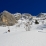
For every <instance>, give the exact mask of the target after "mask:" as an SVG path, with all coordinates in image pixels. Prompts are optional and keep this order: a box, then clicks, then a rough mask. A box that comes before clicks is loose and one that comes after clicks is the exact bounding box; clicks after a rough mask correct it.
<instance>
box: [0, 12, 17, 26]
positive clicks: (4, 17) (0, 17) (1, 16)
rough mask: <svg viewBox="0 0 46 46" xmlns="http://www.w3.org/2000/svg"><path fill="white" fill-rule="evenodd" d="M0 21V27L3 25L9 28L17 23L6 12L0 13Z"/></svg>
mask: <svg viewBox="0 0 46 46" xmlns="http://www.w3.org/2000/svg"><path fill="white" fill-rule="evenodd" d="M0 21H1V22H0V23H2V25H3V24H4V25H9V26H11V25H14V24H15V23H17V21H16V19H15V16H14V15H13V14H11V13H10V12H8V11H3V12H1V13H0Z"/></svg>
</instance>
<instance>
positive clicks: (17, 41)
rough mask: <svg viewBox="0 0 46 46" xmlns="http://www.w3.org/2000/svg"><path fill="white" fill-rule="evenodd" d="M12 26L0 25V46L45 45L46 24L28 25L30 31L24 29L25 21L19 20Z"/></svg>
mask: <svg viewBox="0 0 46 46" xmlns="http://www.w3.org/2000/svg"><path fill="white" fill-rule="evenodd" d="M18 22H19V23H17V24H16V25H14V26H9V28H10V32H7V31H8V26H6V27H3V26H0V46H46V24H42V23H40V24H38V25H37V24H34V22H33V24H32V25H30V31H26V29H25V23H27V21H26V20H25V19H24V20H22V21H21V20H19V21H18Z"/></svg>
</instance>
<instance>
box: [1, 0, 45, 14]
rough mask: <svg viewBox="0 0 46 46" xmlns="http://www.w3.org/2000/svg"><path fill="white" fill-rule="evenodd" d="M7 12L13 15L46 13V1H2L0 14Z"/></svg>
mask: <svg viewBox="0 0 46 46" xmlns="http://www.w3.org/2000/svg"><path fill="white" fill-rule="evenodd" d="M3 10H7V11H9V12H11V13H16V12H19V13H30V14H32V15H37V14H39V13H41V12H45V13H46V0H0V12H2V11H3Z"/></svg>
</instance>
